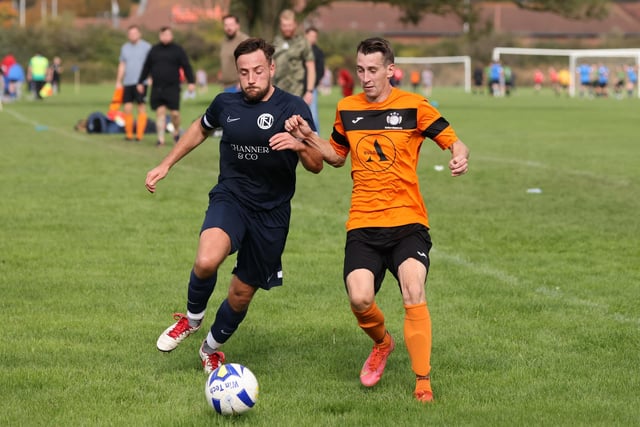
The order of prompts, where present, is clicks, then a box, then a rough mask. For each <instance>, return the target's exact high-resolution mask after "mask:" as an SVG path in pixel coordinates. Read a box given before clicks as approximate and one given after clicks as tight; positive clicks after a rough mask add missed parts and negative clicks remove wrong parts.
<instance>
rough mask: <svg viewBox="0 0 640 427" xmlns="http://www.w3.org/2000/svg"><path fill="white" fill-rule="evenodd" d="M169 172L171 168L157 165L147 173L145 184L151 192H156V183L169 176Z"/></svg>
mask: <svg viewBox="0 0 640 427" xmlns="http://www.w3.org/2000/svg"><path fill="white" fill-rule="evenodd" d="M167 173H169V169H168V168H165V167H162V166H156V167H155V168H153V169H151V170H150V171H149V172H148V173H147V179H146V180H145V182H144V186H145V187H147V190H148V191H149V193H155V192H156V183H157V182H158V181H160V180H161V179H162V178H164V177H165V176H167Z"/></svg>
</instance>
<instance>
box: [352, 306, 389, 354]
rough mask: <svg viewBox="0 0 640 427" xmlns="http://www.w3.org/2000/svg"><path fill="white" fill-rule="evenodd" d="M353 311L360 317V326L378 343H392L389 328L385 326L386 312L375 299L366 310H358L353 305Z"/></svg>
mask: <svg viewBox="0 0 640 427" xmlns="http://www.w3.org/2000/svg"><path fill="white" fill-rule="evenodd" d="M351 311H353V314H354V315H355V316H356V319H358V326H360V328H361V329H362V330H363V331H364V332H365V333H366V334H367V335H369V336H370V337H371V339H372V340H373V341H374V342H375V343H376V344H382V345H383V346H384V345H390V344H391V337H389V335H388V334H387V328H386V327H385V326H384V314H383V313H382V310H380V308H379V307H378V305H377V304H376V303H375V301H374V302H373V304H371V307H369V308H368V309H367V310H365V311H356V310H354V308H353V307H351Z"/></svg>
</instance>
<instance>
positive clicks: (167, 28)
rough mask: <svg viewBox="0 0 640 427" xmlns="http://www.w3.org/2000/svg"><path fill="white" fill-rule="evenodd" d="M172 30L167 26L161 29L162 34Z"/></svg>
mask: <svg viewBox="0 0 640 427" xmlns="http://www.w3.org/2000/svg"><path fill="white" fill-rule="evenodd" d="M170 29H171V27H170V26H168V25H165V26H163V27H160V32H161V33H164V32H165V31H168V30H170Z"/></svg>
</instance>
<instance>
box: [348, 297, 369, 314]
mask: <svg viewBox="0 0 640 427" xmlns="http://www.w3.org/2000/svg"><path fill="white" fill-rule="evenodd" d="M374 301H375V300H374V298H373V297H371V296H365V295H351V294H350V295H349V303H350V304H351V309H352V310H354V311H367V310H369V309H370V308H371V306H372V305H373V303H374Z"/></svg>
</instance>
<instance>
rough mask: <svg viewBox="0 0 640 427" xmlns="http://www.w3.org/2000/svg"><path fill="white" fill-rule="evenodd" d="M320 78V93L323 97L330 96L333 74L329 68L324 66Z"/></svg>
mask: <svg viewBox="0 0 640 427" xmlns="http://www.w3.org/2000/svg"><path fill="white" fill-rule="evenodd" d="M323 73H324V74H323V75H322V78H321V79H320V87H319V88H318V89H319V90H320V93H321V94H323V95H330V94H331V86H333V74H332V73H331V70H330V69H329V67H327V66H325V67H324V71H323Z"/></svg>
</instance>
